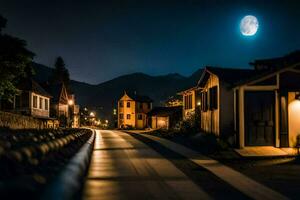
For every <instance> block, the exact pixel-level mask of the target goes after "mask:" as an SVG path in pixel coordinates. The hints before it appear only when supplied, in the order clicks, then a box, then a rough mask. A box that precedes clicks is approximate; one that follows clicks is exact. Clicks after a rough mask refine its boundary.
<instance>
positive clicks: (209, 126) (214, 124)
mask: <svg viewBox="0 0 300 200" xmlns="http://www.w3.org/2000/svg"><path fill="white" fill-rule="evenodd" d="M214 86H217V87H218V108H217V109H214V110H209V109H208V110H207V111H201V129H202V130H203V131H205V132H208V133H214V134H216V135H219V134H220V123H219V122H220V84H219V78H218V77H217V76H216V75H213V74H211V75H210V77H209V78H208V80H207V82H206V84H205V85H204V90H203V91H206V92H209V89H210V88H212V87H214ZM208 96H209V95H208ZM208 98H209V97H208Z"/></svg>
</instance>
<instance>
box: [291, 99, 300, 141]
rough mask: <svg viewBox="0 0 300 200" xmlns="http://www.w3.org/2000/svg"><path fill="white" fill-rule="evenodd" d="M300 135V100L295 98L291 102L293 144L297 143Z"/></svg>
mask: <svg viewBox="0 0 300 200" xmlns="http://www.w3.org/2000/svg"><path fill="white" fill-rule="evenodd" d="M298 135H300V101H299V100H294V101H292V102H291V103H290V104H289V137H290V142H291V144H290V145H291V146H294V145H296V140H297V136H298Z"/></svg>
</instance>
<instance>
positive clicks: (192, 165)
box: [83, 130, 287, 200]
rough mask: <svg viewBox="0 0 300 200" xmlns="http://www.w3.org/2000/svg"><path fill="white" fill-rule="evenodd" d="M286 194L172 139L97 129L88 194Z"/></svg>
mask: <svg viewBox="0 0 300 200" xmlns="http://www.w3.org/2000/svg"><path fill="white" fill-rule="evenodd" d="M224 198H225V199H287V198H286V197H285V196H282V195H281V194H279V193H277V192H276V191H274V190H272V189H270V188H268V187H266V186H264V185H261V184H260V183H257V182H256V181H254V180H252V179H250V178H248V177H246V176H244V175H243V174H240V173H239V172H237V171H235V170H233V169H231V168H229V167H227V166H225V165H223V164H222V163H219V162H217V161H215V160H212V159H210V158H208V157H205V156H202V155H201V154H199V153H197V152H194V151H192V150H190V149H188V148H186V147H183V146H181V145H178V144H176V143H173V142H171V141H168V140H165V139H162V138H161V139H160V138H157V137H153V136H147V135H144V136H142V135H139V134H127V133H124V132H120V131H108V130H101V131H99V130H97V131H96V139H95V145H94V150H93V153H92V159H91V164H90V168H89V171H88V175H87V178H86V181H85V186H84V190H83V199H88V200H89V199H101V200H102V199H109V200H113V199H188V200H193V199H224Z"/></svg>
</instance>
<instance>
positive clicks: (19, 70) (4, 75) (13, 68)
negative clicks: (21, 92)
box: [0, 15, 34, 101]
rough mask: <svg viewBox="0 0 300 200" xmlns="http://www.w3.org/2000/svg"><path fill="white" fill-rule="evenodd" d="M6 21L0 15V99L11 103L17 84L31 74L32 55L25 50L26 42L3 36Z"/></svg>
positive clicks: (16, 91)
mask: <svg viewBox="0 0 300 200" xmlns="http://www.w3.org/2000/svg"><path fill="white" fill-rule="evenodd" d="M5 27H6V19H5V18H3V17H2V16H1V15H0V66H1V67H0V99H2V100H8V101H12V100H13V98H14V96H15V95H16V94H17V93H18V90H17V88H16V84H17V82H18V81H19V80H20V79H21V78H24V77H27V76H28V75H31V74H32V68H31V63H32V59H33V57H34V53H32V52H31V51H29V50H27V49H26V42H25V41H24V40H21V39H19V38H16V37H13V36H10V35H7V34H3V33H2V29H3V28H5Z"/></svg>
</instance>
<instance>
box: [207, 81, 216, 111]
mask: <svg viewBox="0 0 300 200" xmlns="http://www.w3.org/2000/svg"><path fill="white" fill-rule="evenodd" d="M209 109H210V110H215V109H218V87H217V86H214V87H212V88H209Z"/></svg>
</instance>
